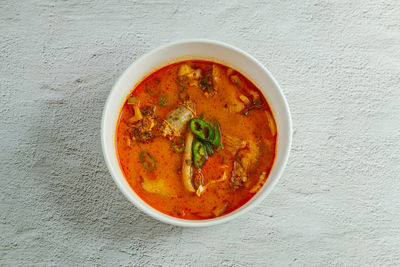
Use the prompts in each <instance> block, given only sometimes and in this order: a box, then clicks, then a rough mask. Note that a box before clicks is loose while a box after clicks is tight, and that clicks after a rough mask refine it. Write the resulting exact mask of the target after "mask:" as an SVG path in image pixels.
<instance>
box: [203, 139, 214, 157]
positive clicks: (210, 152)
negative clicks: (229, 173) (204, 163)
mask: <svg viewBox="0 0 400 267" xmlns="http://www.w3.org/2000/svg"><path fill="white" fill-rule="evenodd" d="M204 145H205V146H206V150H207V154H208V155H210V156H212V155H214V150H213V149H212V147H211V145H210V143H209V142H205V143H204Z"/></svg>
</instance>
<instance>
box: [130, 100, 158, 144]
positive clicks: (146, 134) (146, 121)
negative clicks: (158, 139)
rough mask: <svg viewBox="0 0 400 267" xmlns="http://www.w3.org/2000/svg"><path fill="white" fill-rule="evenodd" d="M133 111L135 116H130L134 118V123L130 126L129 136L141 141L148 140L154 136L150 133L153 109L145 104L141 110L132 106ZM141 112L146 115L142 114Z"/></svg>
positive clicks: (153, 123)
mask: <svg viewBox="0 0 400 267" xmlns="http://www.w3.org/2000/svg"><path fill="white" fill-rule="evenodd" d="M149 110H150V111H149ZM134 111H135V116H134V117H132V118H135V120H134V121H135V124H134V125H133V126H132V128H131V138H132V139H133V140H136V141H138V142H142V143H147V142H150V141H151V140H152V139H153V138H154V135H153V133H152V130H153V127H154V125H155V122H154V109H152V108H151V107H147V106H146V107H144V108H143V109H142V110H139V107H137V106H134ZM138 114H140V116H139V115H138ZM143 114H146V115H145V116H143ZM137 118H138V119H137Z"/></svg>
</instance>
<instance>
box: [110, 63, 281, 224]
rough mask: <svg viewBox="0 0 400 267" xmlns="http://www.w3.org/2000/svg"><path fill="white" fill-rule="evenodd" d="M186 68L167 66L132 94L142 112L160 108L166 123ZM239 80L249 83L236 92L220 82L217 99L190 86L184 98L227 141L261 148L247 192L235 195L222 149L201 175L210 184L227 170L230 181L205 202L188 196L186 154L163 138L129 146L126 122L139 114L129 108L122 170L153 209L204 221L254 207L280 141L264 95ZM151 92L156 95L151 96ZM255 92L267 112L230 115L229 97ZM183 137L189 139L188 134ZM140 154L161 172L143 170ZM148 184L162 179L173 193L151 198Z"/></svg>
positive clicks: (120, 143) (205, 66) (120, 136)
mask: <svg viewBox="0 0 400 267" xmlns="http://www.w3.org/2000/svg"><path fill="white" fill-rule="evenodd" d="M181 63H182V62H180V63H176V64H172V65H168V66H166V67H164V68H162V69H159V70H157V71H155V72H154V73H152V74H151V75H149V76H148V77H147V78H145V79H144V80H143V81H142V82H140V83H139V85H137V86H136V88H134V90H133V91H132V93H131V95H135V96H137V98H138V99H139V101H140V106H144V105H151V106H157V108H156V112H155V114H156V116H157V117H158V118H160V119H163V118H165V117H166V116H167V114H168V113H169V112H170V111H172V110H174V109H175V108H176V107H177V106H178V105H179V103H181V101H180V99H179V97H178V95H179V90H181V88H180V87H179V86H178V84H177V72H178V68H179V66H180V64H181ZM190 64H191V65H192V66H195V67H196V68H201V69H202V71H203V72H205V71H209V69H210V67H211V66H212V64H216V63H212V62H205V61H190ZM220 66H222V65H220ZM222 68H223V69H224V70H225V71H226V70H227V69H228V68H227V67H225V66H222ZM238 75H240V77H241V79H242V80H243V81H244V86H243V88H242V89H241V90H239V89H238V88H237V87H235V86H234V85H233V84H232V82H231V81H230V80H229V79H228V77H227V76H226V77H223V78H222V79H221V81H220V82H221V85H222V86H219V88H218V92H217V94H216V95H214V96H212V97H206V96H205V95H204V93H203V92H202V90H200V89H199V88H198V87H196V86H189V87H188V88H186V89H185V91H184V93H183V95H184V96H186V95H188V96H189V97H190V99H192V100H193V101H194V102H195V109H196V114H197V116H196V117H199V115H200V114H202V113H204V114H205V118H206V119H214V118H215V119H216V120H217V121H218V122H219V124H220V128H221V132H222V134H223V135H232V136H236V137H239V138H240V139H242V140H248V139H254V140H257V141H258V143H259V144H260V151H261V156H260V157H259V160H258V162H257V167H256V168H255V170H253V171H252V172H251V173H250V174H249V179H248V182H247V184H246V186H243V187H240V188H238V189H234V188H233V187H232V186H231V184H230V182H229V181H230V178H231V173H232V170H233V160H234V159H233V157H232V155H230V154H229V152H227V151H226V149H221V150H219V151H215V154H214V155H213V156H211V157H208V159H207V160H206V162H205V164H204V165H203V167H202V168H201V171H202V174H203V177H204V183H205V184H207V183H208V182H209V181H211V180H217V179H220V178H221V177H222V175H223V173H224V171H225V170H227V176H228V179H227V180H226V181H224V182H218V183H213V184H212V185H210V186H208V187H207V189H206V190H205V192H204V193H203V194H202V195H201V196H200V197H199V196H197V195H196V194H195V193H192V192H188V191H187V190H186V189H185V188H184V186H183V183H182V174H181V168H182V157H183V154H179V153H176V152H174V151H173V150H172V149H171V140H169V139H168V138H165V137H162V136H157V137H155V138H154V139H153V140H152V141H151V142H149V143H146V144H145V143H139V142H136V141H134V140H130V126H129V123H128V122H127V120H128V119H129V118H130V117H132V116H133V115H134V112H133V110H132V107H131V106H130V105H128V104H126V103H125V104H124V106H123V108H122V110H121V112H120V119H119V123H118V125H117V134H116V147H117V154H118V158H119V162H120V167H121V169H122V171H123V173H124V175H125V178H126V179H127V181H128V183H129V184H130V186H131V187H132V189H133V190H134V191H135V192H136V194H137V195H138V196H139V197H140V198H142V199H143V200H144V201H145V202H146V203H148V204H149V205H150V206H151V207H153V208H155V209H157V210H159V211H160V212H163V213H165V214H168V215H171V216H173V217H178V218H183V219H193V220H200V219H209V218H212V217H215V216H214V215H210V213H212V211H215V210H216V209H218V208H219V207H221V206H223V205H224V203H226V202H228V203H229V204H228V206H227V208H226V210H225V212H224V214H227V213H230V212H232V211H234V210H236V209H237V208H239V207H241V206H242V205H244V204H245V203H246V202H247V201H249V200H250V199H251V198H252V197H253V195H254V194H255V193H256V192H254V193H250V188H252V187H253V186H254V185H255V184H257V183H258V181H259V177H260V175H261V174H262V173H263V172H266V174H267V175H268V174H269V172H270V170H271V168H272V165H273V162H274V159H275V144H276V135H275V136H274V135H273V133H272V132H271V129H270V128H269V126H268V123H267V122H268V116H267V114H266V113H267V112H271V111H270V108H269V106H268V104H267V103H266V101H265V99H264V97H263V96H262V94H261V92H260V91H259V90H258V89H257V88H256V87H255V86H254V85H253V84H252V83H251V82H250V81H249V80H248V79H246V78H245V77H244V76H242V75H241V74H239V73H238ZM146 89H147V90H146ZM148 89H150V90H151V92H152V94H156V95H155V96H151V95H149V93H148ZM250 90H252V91H256V92H258V93H259V94H260V96H261V98H262V101H264V105H265V109H264V110H252V111H250V112H249V113H248V115H247V116H244V115H243V114H242V113H241V112H237V113H231V112H229V111H228V110H227V108H226V107H227V105H229V104H230V103H229V99H230V97H238V96H239V95H240V94H244V95H248V92H249V91H250ZM163 95H167V97H168V98H167V101H166V103H167V105H168V106H167V107H162V106H160V105H159V104H158V100H159V97H160V96H163ZM270 114H271V113H270ZM184 136H185V134H183V137H184ZM223 142H224V140H223V137H222V143H223ZM141 151H147V152H149V153H150V154H151V155H152V157H153V158H154V159H155V161H156V168H155V169H154V170H153V171H151V172H149V171H147V170H146V169H144V168H143V166H142V164H141V162H140V160H139V154H140V152H141ZM144 179H149V180H157V179H163V180H164V181H163V183H164V185H166V186H167V187H168V188H169V190H168V191H169V193H168V194H157V193H150V192H147V191H146V190H144V189H143V187H142V183H143V180H144Z"/></svg>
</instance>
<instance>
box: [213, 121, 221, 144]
mask: <svg viewBox="0 0 400 267" xmlns="http://www.w3.org/2000/svg"><path fill="white" fill-rule="evenodd" d="M213 125H214V138H213V140H212V141H211V144H212V145H213V146H220V145H221V129H220V127H219V123H218V122H217V121H214V123H213Z"/></svg>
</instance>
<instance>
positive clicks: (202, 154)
mask: <svg viewBox="0 0 400 267" xmlns="http://www.w3.org/2000/svg"><path fill="white" fill-rule="evenodd" d="M192 153H193V165H194V167H195V168H201V166H203V164H204V162H205V161H206V159H207V151H206V147H205V145H204V144H203V143H202V142H201V141H200V140H198V139H195V140H194V141H193V146H192Z"/></svg>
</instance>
